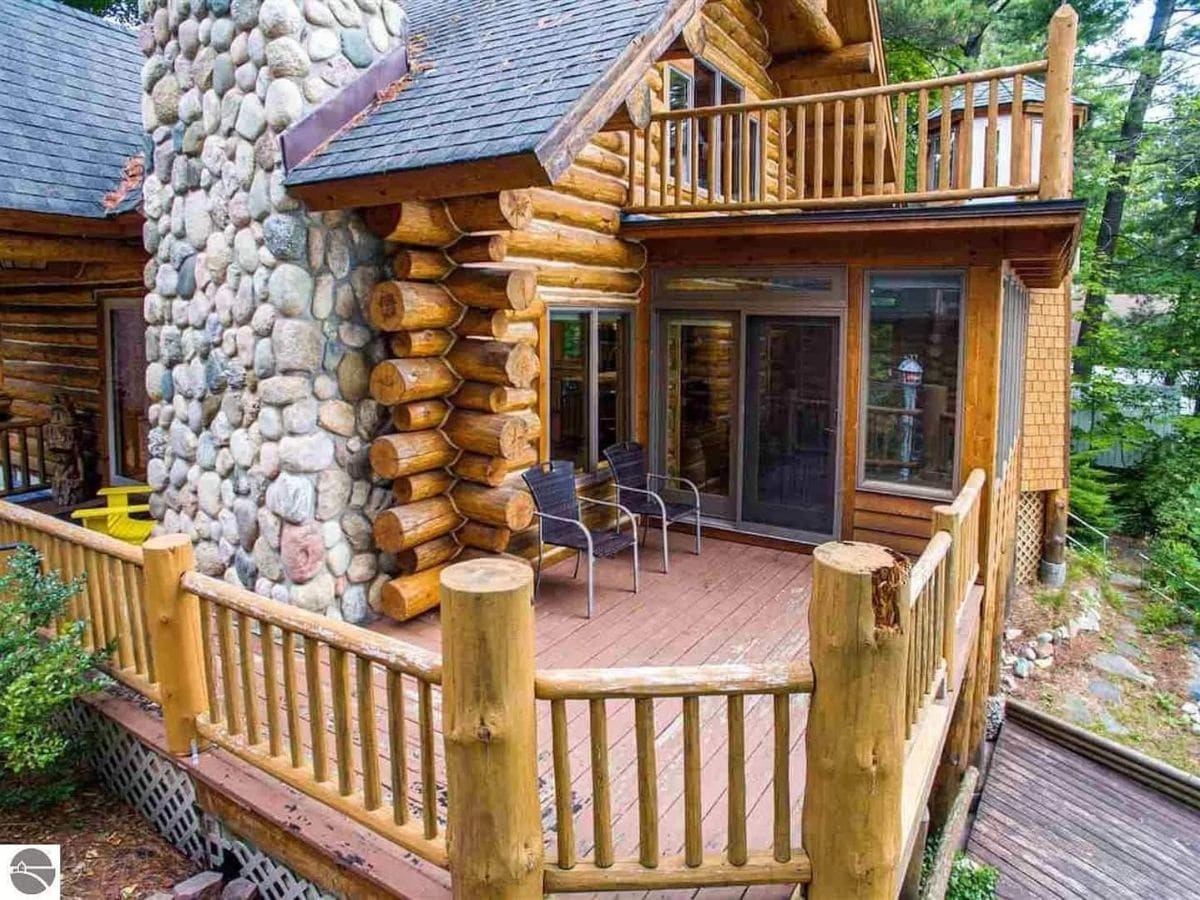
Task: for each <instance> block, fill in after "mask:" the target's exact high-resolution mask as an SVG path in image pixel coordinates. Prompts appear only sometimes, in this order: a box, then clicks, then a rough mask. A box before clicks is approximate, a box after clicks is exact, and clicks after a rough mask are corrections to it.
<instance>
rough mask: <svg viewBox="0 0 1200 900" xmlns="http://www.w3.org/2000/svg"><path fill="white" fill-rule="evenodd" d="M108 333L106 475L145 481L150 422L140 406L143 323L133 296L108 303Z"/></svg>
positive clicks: (143, 398)
mask: <svg viewBox="0 0 1200 900" xmlns="http://www.w3.org/2000/svg"><path fill="white" fill-rule="evenodd" d="M105 326H106V330H107V332H108V347H107V350H108V369H109V379H108V397H107V412H108V446H109V458H110V463H109V474H110V477H111V479H112V481H114V482H123V481H124V482H128V481H138V482H141V481H145V480H146V447H147V446H148V442H149V440H150V423H149V421H148V420H147V419H146V410H147V409H149V407H150V398H149V396H148V395H147V394H146V340H145V334H146V324H145V321H144V320H143V318H142V307H141V304H140V303H139V302H138V301H136V300H127V301H126V300H113V301H109V303H108V304H107V305H106V308H105Z"/></svg>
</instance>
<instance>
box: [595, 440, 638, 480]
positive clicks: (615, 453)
mask: <svg viewBox="0 0 1200 900" xmlns="http://www.w3.org/2000/svg"><path fill="white" fill-rule="evenodd" d="M604 458H605V459H606V460H608V467H609V470H610V471H611V472H612V476H613V478H614V479H616V482H617V484H619V485H623V486H624V487H631V488H639V489H643V490H644V489H645V487H646V452H645V451H644V450H643V449H642V445H641V444H639V443H638V442H637V441H625V442H624V443H622V444H613V445H612V446H611V447H607V448H605V450H604Z"/></svg>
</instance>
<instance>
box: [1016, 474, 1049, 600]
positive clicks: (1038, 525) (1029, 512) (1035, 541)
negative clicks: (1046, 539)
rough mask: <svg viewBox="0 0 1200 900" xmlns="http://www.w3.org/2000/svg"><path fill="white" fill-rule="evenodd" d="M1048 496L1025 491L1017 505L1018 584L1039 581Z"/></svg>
mask: <svg viewBox="0 0 1200 900" xmlns="http://www.w3.org/2000/svg"><path fill="white" fill-rule="evenodd" d="M1045 514H1046V495H1045V494H1043V493H1042V492H1041V491H1025V492H1024V493H1023V494H1021V499H1020V501H1019V502H1018V504H1017V540H1016V551H1017V552H1016V575H1017V583H1018V584H1033V583H1034V581H1036V580H1037V574H1038V563H1039V562H1040V561H1041V558H1042V527H1043V524H1044V522H1045Z"/></svg>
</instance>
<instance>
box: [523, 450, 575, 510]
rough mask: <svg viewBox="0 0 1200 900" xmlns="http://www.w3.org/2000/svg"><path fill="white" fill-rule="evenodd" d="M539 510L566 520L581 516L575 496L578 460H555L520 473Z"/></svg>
mask: <svg viewBox="0 0 1200 900" xmlns="http://www.w3.org/2000/svg"><path fill="white" fill-rule="evenodd" d="M521 477H522V478H524V479H525V484H526V485H528V487H529V493H531V494H533V502H534V504H535V505H536V506H537V508H538V511H539V512H544V513H548V514H550V515H552V516H562V517H563V518H564V519H578V518H579V498H578V497H576V496H575V463H573V462H571V460H569V459H555V460H551V461H550V462H544V463H539V464H538V465H536V466H533V467H531V468H528V469H526V470H525V471H524V472H523V473H521Z"/></svg>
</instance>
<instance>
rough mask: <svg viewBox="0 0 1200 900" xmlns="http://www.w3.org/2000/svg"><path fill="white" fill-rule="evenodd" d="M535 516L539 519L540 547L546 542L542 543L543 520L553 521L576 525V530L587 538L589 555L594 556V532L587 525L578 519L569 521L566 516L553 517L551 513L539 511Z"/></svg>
mask: <svg viewBox="0 0 1200 900" xmlns="http://www.w3.org/2000/svg"><path fill="white" fill-rule="evenodd" d="M533 514H534V515H535V516H537V517H538V544H539V546H540V545H541V544H542V543H544V541H542V521H541V520H542V519H552V520H553V521H555V522H566V523H567V524H568V525H574V526H575V527H576V528H578V529H579V530H580V531H582V532H583V536H584V537H585V538H587V543H588V555H589V556H591V555H592V532H591V530H590V529H589V528H588V527H587V526H586V525H584V524H583V523H582V522H580V521H579V520H578V519H568V518H567V517H566V516H556V515H552V514H551V513H544V512H540V511H539V510H534V512H533ZM560 546H561V545H560Z"/></svg>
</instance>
